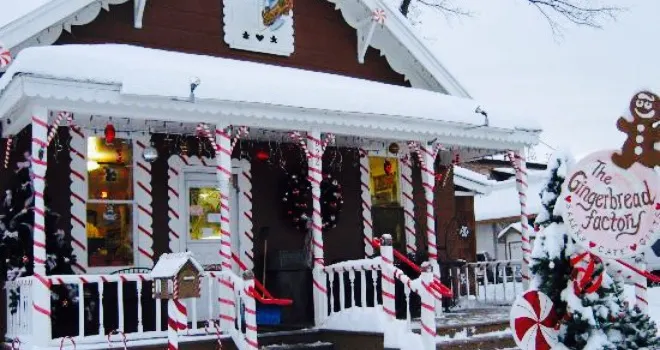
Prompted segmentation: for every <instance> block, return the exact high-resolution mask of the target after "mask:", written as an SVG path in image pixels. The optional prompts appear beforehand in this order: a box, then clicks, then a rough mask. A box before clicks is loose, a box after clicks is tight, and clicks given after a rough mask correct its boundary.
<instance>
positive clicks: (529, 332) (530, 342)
mask: <svg viewBox="0 0 660 350" xmlns="http://www.w3.org/2000/svg"><path fill="white" fill-rule="evenodd" d="M510 321H511V329H512V331H513V339H514V340H515V342H516V344H517V345H518V347H520V349H522V350H550V349H552V348H553V347H554V346H555V345H557V344H558V343H559V341H558V339H557V337H558V335H559V330H558V329H557V328H556V326H557V323H558V321H559V319H558V317H557V313H556V312H555V309H554V305H553V303H552V300H550V298H549V297H548V296H547V295H545V294H543V293H541V292H539V291H537V290H530V291H528V292H525V293H524V294H523V295H521V296H519V297H518V299H516V301H515V302H514V303H513V306H512V307H511V316H510Z"/></svg>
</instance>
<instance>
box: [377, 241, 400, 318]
mask: <svg viewBox="0 0 660 350" xmlns="http://www.w3.org/2000/svg"><path fill="white" fill-rule="evenodd" d="M380 258H381V259H382V260H383V268H382V269H381V278H382V281H381V294H382V297H383V311H384V312H385V314H386V317H387V318H388V319H389V320H394V319H395V318H396V308H395V301H394V298H395V297H394V293H395V289H394V251H393V250H392V236H391V235H389V234H384V235H383V236H382V237H381V242H380Z"/></svg>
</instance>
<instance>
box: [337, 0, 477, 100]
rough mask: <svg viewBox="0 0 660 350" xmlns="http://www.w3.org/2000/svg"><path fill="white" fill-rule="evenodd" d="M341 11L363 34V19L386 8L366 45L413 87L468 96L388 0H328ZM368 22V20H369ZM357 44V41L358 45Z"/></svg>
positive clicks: (350, 23)
mask: <svg viewBox="0 0 660 350" xmlns="http://www.w3.org/2000/svg"><path fill="white" fill-rule="evenodd" d="M328 1H330V2H332V3H334V4H335V8H336V9H338V10H340V11H341V14H342V16H343V17H344V20H345V21H346V23H348V25H350V26H351V27H353V28H355V29H356V30H357V35H358V43H360V36H361V35H365V34H366V33H365V31H366V30H367V29H365V28H364V26H365V22H367V20H369V19H370V18H371V16H372V14H373V12H374V11H376V10H383V11H385V16H386V19H385V23H384V25H382V26H381V25H378V26H376V27H375V30H374V31H373V34H372V35H371V37H370V40H369V45H370V46H372V47H373V48H375V49H377V50H380V54H381V55H383V56H385V58H386V59H387V62H388V63H389V64H390V67H392V69H393V70H394V71H396V72H397V73H399V74H403V75H404V76H405V79H406V80H408V81H409V82H410V84H411V85H412V87H415V88H418V89H425V90H432V91H437V92H443V93H447V94H449V95H454V96H459V97H470V95H469V94H468V92H467V91H466V90H465V89H464V88H463V87H462V86H461V85H460V84H459V82H458V81H457V80H456V79H455V78H454V77H453V76H452V75H451V74H450V73H449V71H447V69H446V68H445V67H444V66H443V65H442V63H441V62H440V61H439V60H438V58H437V57H436V56H435V55H433V53H432V52H431V51H430V50H429V48H428V47H427V46H426V44H425V43H424V42H422V40H421V39H420V38H419V36H418V34H417V33H415V29H414V28H413V27H412V26H411V24H410V22H409V21H408V19H407V18H405V17H404V16H403V15H402V14H401V13H400V12H399V11H398V9H396V8H394V7H392V6H391V5H390V4H388V3H387V0H358V1H356V0H328ZM368 24H370V23H368ZM358 45H359V44H358Z"/></svg>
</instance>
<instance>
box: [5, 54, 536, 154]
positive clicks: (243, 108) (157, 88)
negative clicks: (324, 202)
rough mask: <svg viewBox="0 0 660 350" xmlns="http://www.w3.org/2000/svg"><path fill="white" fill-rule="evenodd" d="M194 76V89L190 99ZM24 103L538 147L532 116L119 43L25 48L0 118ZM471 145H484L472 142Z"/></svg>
mask: <svg viewBox="0 0 660 350" xmlns="http://www.w3.org/2000/svg"><path fill="white" fill-rule="evenodd" d="M195 79H198V80H199V82H200V85H199V86H198V87H197V88H196V89H195V91H194V95H195V98H194V100H192V99H190V95H191V93H190V91H191V82H192V81H193V80H195ZM22 80H30V83H31V84H26V83H24V82H23V81H22ZM17 85H21V86H17ZM28 85H30V86H29V88H28ZM12 88H14V89H13V90H14V91H12ZM15 90H19V91H15ZM17 94H18V96H17ZM25 97H34V98H40V99H42V100H43V99H47V100H50V102H51V103H49V104H47V105H48V106H49V107H51V108H55V107H57V108H61V109H63V110H68V111H72V112H76V111H82V110H84V112H89V113H99V114H100V113H102V112H106V113H108V112H110V111H114V113H115V115H116V114H117V112H118V110H117V108H116V107H118V106H125V107H126V109H125V111H124V112H125V115H127V116H131V117H134V118H137V119H141V118H145V119H146V118H147V116H148V118H151V119H153V118H154V117H156V116H158V117H159V118H163V119H165V120H168V119H169V120H174V121H183V122H202V121H204V122H211V123H218V122H227V123H228V124H245V125H248V126H270V127H273V126H279V128H280V129H285V128H291V126H292V122H293V123H296V124H301V126H304V127H307V128H310V127H311V128H319V129H321V130H322V131H328V132H335V133H338V134H348V135H355V136H362V137H374V136H376V135H375V133H374V131H378V133H376V134H377V135H379V136H381V137H382V136H388V137H390V138H393V139H412V140H415V139H417V140H431V139H434V138H437V139H438V141H440V142H445V141H447V142H445V143H447V144H458V145H463V146H472V147H484V148H486V147H487V148H494V149H506V148H521V147H523V146H525V145H530V144H536V143H537V141H538V135H539V133H540V127H539V126H538V124H537V123H536V122H534V121H533V118H530V116H526V117H524V118H514V117H512V116H511V115H510V114H507V113H498V112H499V111H495V110H491V109H489V108H487V107H485V106H481V109H483V110H485V111H487V113H488V118H487V119H486V118H484V116H483V115H482V114H480V113H477V107H479V104H478V103H477V102H476V101H474V100H472V99H466V98H459V97H454V96H449V95H444V94H441V93H436V92H432V91H427V90H420V89H414V88H408V87H402V86H394V85H388V84H383V83H377V82H372V81H366V80H361V79H355V78H349V77H344V76H339V75H335V74H328V73H318V72H312V71H306V70H301V69H294V68H286V67H279V66H272V65H267V64H260V63H253V62H246V61H238V60H231V59H224V58H218V57H210V56H201V55H193V54H184V53H178V52H170V51H163V50H155V49H147V48H142V47H137V46H129V45H115V44H108V45H64V46H47V47H33V48H27V49H25V50H23V51H21V53H20V54H19V55H18V57H17V59H16V60H15V62H14V64H12V66H11V67H10V69H9V70H8V71H7V73H6V74H5V75H4V76H3V77H2V78H0V117H2V118H3V119H4V118H6V117H7V116H8V114H9V112H10V111H11V110H12V109H15V108H16V106H15V105H16V104H17V103H19V102H20V101H21V100H22V99H24V98H25ZM76 101H78V103H70V102H76ZM83 101H84V103H83ZM67 102H69V103H67ZM90 103H91V104H93V105H94V107H95V108H96V109H94V108H91V107H92V106H90V105H89V104H90ZM108 104H110V105H113V106H114V107H115V108H112V109H109V110H103V109H100V110H99V108H100V106H99V105H108ZM85 106H86V108H85ZM140 109H143V110H142V111H140ZM145 109H148V111H147V110H145ZM168 113H169V114H170V115H169V116H168ZM110 115H112V114H110ZM486 120H487V121H488V123H487V125H486V123H485V122H486ZM459 139H463V140H462V141H460V140H459ZM470 140H472V141H470ZM476 140H479V141H480V142H477V143H476V144H475V143H474V142H476ZM452 141H454V142H452Z"/></svg>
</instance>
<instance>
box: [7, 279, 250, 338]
mask: <svg viewBox="0 0 660 350" xmlns="http://www.w3.org/2000/svg"><path fill="white" fill-rule="evenodd" d="M48 278H49V281H50V284H51V286H50V289H51V293H53V295H56V294H58V293H67V294H68V295H69V296H70V297H71V298H72V299H73V300H75V301H77V303H73V304H71V305H69V306H68V307H70V308H71V309H68V310H67V311H66V312H65V314H63V313H61V312H60V313H53V315H54V316H56V317H62V318H63V319H55V320H52V321H51V322H57V323H58V327H53V328H52V329H53V330H57V329H60V331H59V332H58V333H55V334H52V338H51V339H42V335H43V334H49V333H50V332H40V330H39V329H33V327H32V323H33V322H32V320H33V313H34V312H37V311H36V310H35V309H34V307H33V300H32V295H33V294H34V288H43V284H41V283H39V282H37V280H36V279H35V278H34V277H22V278H18V279H17V280H15V281H11V282H7V283H6V289H7V305H10V306H11V305H15V307H11V308H8V311H7V337H8V338H11V339H18V340H19V341H20V342H21V344H31V343H34V344H43V345H47V346H60V344H61V341H62V338H64V337H70V338H71V339H72V340H73V341H75V343H76V344H102V345H103V346H102V347H103V348H107V340H108V336H107V335H108V334H109V333H111V332H120V333H123V334H125V336H126V339H127V341H128V342H129V343H130V342H131V341H135V340H147V339H149V340H152V341H153V342H152V343H153V344H158V343H159V342H161V343H162V342H165V341H166V338H167V318H168V315H167V300H161V299H154V298H153V297H152V280H151V277H150V276H149V275H148V274H120V275H65V276H49V277H48ZM247 278H248V279H246V280H245V281H244V280H243V279H241V278H240V277H238V276H237V275H235V274H234V273H232V272H206V273H205V274H204V275H203V276H202V285H201V287H202V288H201V297H200V298H199V299H184V300H182V302H183V303H184V304H185V306H186V313H185V317H186V322H187V328H186V329H185V330H181V331H179V334H180V335H181V336H182V337H184V338H185V337H188V338H195V339H198V338H204V339H206V338H209V339H216V338H217V337H218V334H217V333H218V332H217V331H216V325H218V324H219V325H221V327H220V328H221V329H222V333H223V334H227V335H230V336H231V337H232V339H233V340H234V342H235V343H236V344H239V343H241V344H247V343H249V342H253V343H254V344H250V345H253V346H252V347H255V348H256V316H255V314H256V308H255V305H254V304H255V301H254V297H253V294H252V293H251V292H249V291H251V290H253V289H254V281H253V280H252V279H251V278H252V277H251V274H250V275H249V277H247ZM51 299H52V298H51ZM51 302H52V303H56V302H59V301H56V300H52V301H51V300H49V301H48V302H47V303H44V302H43V301H42V302H41V303H40V305H50V304H51ZM53 305H56V304H53ZM228 306H230V307H228ZM74 308H75V309H74ZM241 308H243V309H244V310H247V312H241ZM10 309H13V310H10ZM12 311H13V312H12ZM64 322H66V323H67V324H68V327H64V328H65V329H64V330H62V327H61V326H62V323H64ZM48 327H52V323H49V324H48ZM248 338H249V341H248ZM142 343H144V342H142ZM243 348H245V349H247V348H251V347H250V346H246V347H243Z"/></svg>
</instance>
